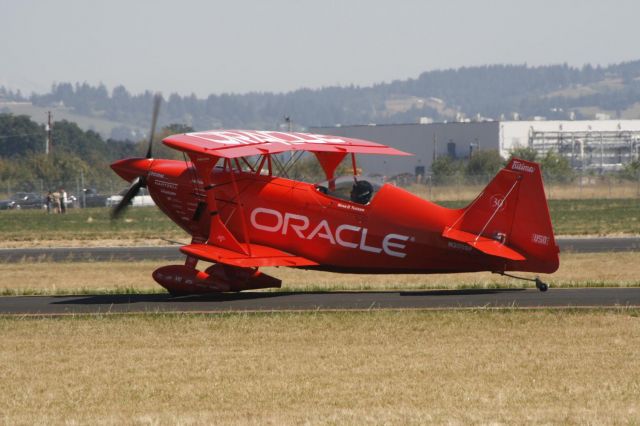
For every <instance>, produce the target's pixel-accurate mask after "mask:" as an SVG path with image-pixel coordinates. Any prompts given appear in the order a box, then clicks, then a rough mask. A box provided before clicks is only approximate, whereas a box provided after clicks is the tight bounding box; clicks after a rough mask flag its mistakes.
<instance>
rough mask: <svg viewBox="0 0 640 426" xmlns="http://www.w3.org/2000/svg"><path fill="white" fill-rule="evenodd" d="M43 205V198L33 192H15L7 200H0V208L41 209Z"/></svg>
mask: <svg viewBox="0 0 640 426" xmlns="http://www.w3.org/2000/svg"><path fill="white" fill-rule="evenodd" d="M44 207H45V200H44V198H43V197H42V196H41V195H38V194H35V193H33V192H16V193H15V194H14V195H13V197H11V198H9V199H8V200H2V201H0V210H9V209H15V210H20V209H42V208H44Z"/></svg>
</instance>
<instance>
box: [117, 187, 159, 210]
mask: <svg viewBox="0 0 640 426" xmlns="http://www.w3.org/2000/svg"><path fill="white" fill-rule="evenodd" d="M127 190H128V188H127V189H123V190H122V191H120V193H119V194H118V195H112V196H110V197H109V198H107V200H106V201H105V206H107V207H114V206H117V205H118V203H120V201H122V198H123V197H124V195H125V194H126V193H127ZM130 205H131V206H132V207H148V206H155V205H156V203H155V202H154V201H153V198H151V195H149V192H148V191H147V188H142V189H140V191H139V192H138V195H136V196H135V197H133V200H131V204H130Z"/></svg>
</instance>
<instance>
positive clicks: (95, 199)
mask: <svg viewBox="0 0 640 426" xmlns="http://www.w3.org/2000/svg"><path fill="white" fill-rule="evenodd" d="M107 198H109V196H108V195H102V194H98V191H96V190H95V189H93V188H87V189H85V190H84V207H104V206H105V203H106V202H107ZM82 202H83V200H82V198H81V199H80V205H81V206H82Z"/></svg>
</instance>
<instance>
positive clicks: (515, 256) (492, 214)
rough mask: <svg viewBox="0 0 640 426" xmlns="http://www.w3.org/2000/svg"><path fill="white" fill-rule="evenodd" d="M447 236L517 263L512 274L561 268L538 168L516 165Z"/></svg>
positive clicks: (470, 207) (501, 173) (525, 163)
mask: <svg viewBox="0 0 640 426" xmlns="http://www.w3.org/2000/svg"><path fill="white" fill-rule="evenodd" d="M443 236H444V237H446V238H449V239H453V240H456V241H460V242H464V243H466V244H469V245H471V246H472V247H474V248H476V249H478V250H480V251H482V252H484V253H487V254H490V255H493V256H498V257H502V258H505V259H508V260H510V261H514V262H513V263H511V266H507V268H506V269H508V270H519V271H530V272H545V273H551V272H554V271H556V270H557V269H558V264H559V261H558V247H557V246H556V242H555V238H554V236H553V227H552V226H551V218H550V216H549V208H548V206H547V200H546V197H545V194H544V187H543V184H542V175H541V173H540V166H539V165H538V164H537V163H532V162H529V161H524V160H520V159H515V158H514V159H513V160H511V161H510V162H509V164H507V166H506V167H505V168H504V169H502V170H500V171H499V172H498V174H497V175H496V176H495V177H494V178H493V180H492V181H491V182H490V183H489V185H487V187H486V188H485V189H484V191H482V193H481V194H480V195H479V196H478V197H477V198H476V199H475V200H474V201H473V202H472V203H471V204H469V205H468V206H467V207H466V208H464V209H463V211H462V215H461V216H459V217H458V219H457V220H456V221H455V222H454V223H453V224H451V225H450V226H448V227H446V228H445V231H444V233H443Z"/></svg>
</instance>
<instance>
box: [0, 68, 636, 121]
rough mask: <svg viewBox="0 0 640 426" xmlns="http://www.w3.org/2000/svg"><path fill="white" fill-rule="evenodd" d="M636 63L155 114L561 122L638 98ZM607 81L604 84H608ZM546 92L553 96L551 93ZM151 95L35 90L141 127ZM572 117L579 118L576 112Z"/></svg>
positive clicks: (189, 105)
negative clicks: (407, 101)
mask: <svg viewBox="0 0 640 426" xmlns="http://www.w3.org/2000/svg"><path fill="white" fill-rule="evenodd" d="M639 76H640V61H633V62H625V63H621V64H616V65H610V66H607V67H600V66H596V67H593V66H591V65H585V66H584V67H582V68H576V67H570V66H568V65H566V64H562V65H549V66H539V67H530V66H527V65H491V66H481V67H463V68H459V69H448V70H438V71H429V72H425V73H422V74H421V75H420V76H418V77H417V78H415V79H408V80H397V81H393V82H391V83H382V84H376V85H374V86H371V87H359V86H353V85H351V86H346V87H326V88H322V89H316V90H311V89H300V90H295V91H292V92H288V93H266V92H265V93H262V92H251V93H246V94H219V95H215V94H212V95H210V96H208V97H206V98H198V97H196V96H195V95H193V94H192V95H188V96H180V95H178V94H175V93H174V94H170V95H169V96H168V97H166V98H165V105H164V107H163V109H162V112H161V115H160V122H161V123H164V124H169V123H181V124H183V125H188V126H190V127H192V128H195V129H197V130H204V129H214V128H248V129H277V128H279V127H281V126H282V125H283V118H284V117H285V116H291V117H292V120H293V123H294V127H296V128H304V127H309V126H331V125H335V124H364V123H372V122H375V123H381V124H384V123H398V122H416V121H417V120H418V119H419V118H420V117H423V116H428V117H431V118H432V119H434V120H437V121H443V120H451V119H452V117H451V116H450V112H443V111H441V110H438V109H436V108H434V107H433V105H432V104H427V103H425V104H424V105H423V106H420V104H416V105H414V106H413V107H411V108H409V109H404V110H398V111H392V110H390V109H388V108H387V104H386V102H387V101H388V100H390V99H393V98H394V97H396V98H397V97H398V96H400V97H402V96H405V97H418V98H423V99H427V98H438V99H441V100H442V101H443V102H444V104H445V105H446V106H447V108H449V109H453V110H455V111H459V112H461V113H463V114H465V115H466V116H468V117H474V116H475V115H477V114H479V115H481V116H484V117H492V118H500V116H501V115H506V116H509V115H510V114H511V113H512V112H518V113H519V114H520V115H521V117H522V118H527V117H533V116H545V117H548V118H555V119H565V118H569V114H570V113H571V112H573V111H572V109H574V108H578V107H582V106H599V107H601V108H606V109H608V110H612V111H622V110H624V109H627V108H628V107H630V106H632V105H633V104H635V103H636V102H639V101H640V81H639V80H638V77H639ZM605 80H616V81H617V84H618V86H616V87H612V88H606V87H605V88H604V89H603V90H602V91H598V92H597V93H587V92H585V93H583V94H580V93H578V94H577V95H575V96H567V95H566V94H563V92H559V93H555V94H554V92H557V91H561V90H563V89H571V88H575V87H577V86H580V85H588V84H592V83H596V82H601V81H605ZM605 86H606V85H605ZM550 94H553V96H551V95H550ZM152 98H153V94H152V93H151V92H150V91H146V92H144V93H140V94H131V93H130V92H129V91H128V90H127V89H126V88H125V87H124V86H117V87H115V88H114V89H113V90H111V91H109V90H107V88H106V87H105V86H104V85H98V86H97V87H96V86H91V85H89V84H87V83H82V84H80V83H76V84H71V83H58V84H54V85H53V86H52V88H51V91H50V92H49V93H46V94H33V95H31V96H30V97H29V100H30V101H31V102H32V103H33V104H34V105H37V106H42V107H49V106H52V105H65V106H67V107H69V108H72V109H73V110H74V111H75V112H76V113H78V114H83V115H87V116H94V117H95V116H99V117H105V118H108V119H111V120H114V121H118V122H122V123H125V124H129V125H131V126H140V127H144V128H146V126H147V125H148V120H149V116H150V114H151V111H150V109H151V105H152ZM0 99H15V100H24V99H25V98H24V96H23V95H22V94H20V93H19V92H12V91H10V90H9V89H7V88H0ZM576 118H580V117H579V115H578V116H577V117H576Z"/></svg>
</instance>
